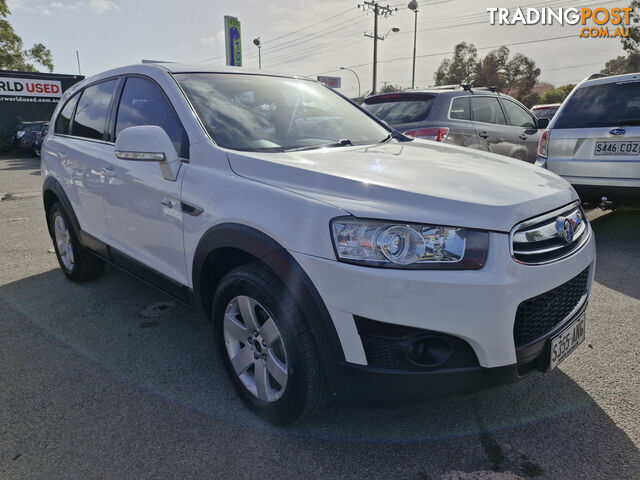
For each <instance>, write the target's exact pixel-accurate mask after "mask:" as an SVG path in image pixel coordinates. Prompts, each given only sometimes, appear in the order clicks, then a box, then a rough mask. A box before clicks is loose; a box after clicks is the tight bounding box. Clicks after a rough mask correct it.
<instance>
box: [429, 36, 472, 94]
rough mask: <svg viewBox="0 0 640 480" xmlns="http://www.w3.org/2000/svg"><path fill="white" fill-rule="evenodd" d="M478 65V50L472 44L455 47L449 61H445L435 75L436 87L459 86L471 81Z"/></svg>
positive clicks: (461, 44) (463, 43) (464, 43)
mask: <svg viewBox="0 0 640 480" xmlns="http://www.w3.org/2000/svg"><path fill="white" fill-rule="evenodd" d="M477 63H478V50H476V47H475V46H474V45H473V43H469V44H467V42H462V43H459V44H458V45H456V47H455V49H454V53H453V57H452V58H451V59H445V60H443V61H442V63H441V64H440V67H438V70H437V71H436V74H435V81H436V85H453V84H456V85H459V84H461V83H470V82H472V81H473V78H474V77H475V73H476V64H477Z"/></svg>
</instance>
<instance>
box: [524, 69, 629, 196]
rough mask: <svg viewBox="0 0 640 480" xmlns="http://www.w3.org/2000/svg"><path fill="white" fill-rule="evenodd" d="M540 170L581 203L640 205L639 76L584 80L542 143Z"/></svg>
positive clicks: (563, 107)
mask: <svg viewBox="0 0 640 480" xmlns="http://www.w3.org/2000/svg"><path fill="white" fill-rule="evenodd" d="M536 164H537V165H540V166H542V167H545V168H547V169H548V170H550V171H552V172H554V173H557V174H558V175H561V176H562V177H564V178H565V179H566V180H568V181H569V182H570V183H571V184H572V185H573V187H574V188H575V189H576V190H577V192H578V193H579V194H580V198H581V199H582V201H583V202H586V203H593V204H599V203H600V202H601V199H602V197H607V199H608V200H609V201H612V202H614V203H633V204H639V203H640V73H632V74H627V75H618V76H612V77H602V76H598V78H595V79H592V80H585V81H583V82H582V83H580V84H579V85H578V86H577V87H576V88H575V89H574V90H573V92H571V94H570V95H569V97H568V98H567V99H566V100H565V101H564V103H563V104H562V107H561V108H560V110H559V111H558V113H556V115H555V117H554V118H553V120H552V121H551V123H550V125H549V129H548V130H547V131H545V132H544V133H543V135H542V137H541V138H540V147H539V149H538V160H537V161H536Z"/></svg>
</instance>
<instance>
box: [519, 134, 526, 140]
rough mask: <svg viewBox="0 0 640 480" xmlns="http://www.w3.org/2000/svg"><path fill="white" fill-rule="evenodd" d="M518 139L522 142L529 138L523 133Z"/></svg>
mask: <svg viewBox="0 0 640 480" xmlns="http://www.w3.org/2000/svg"><path fill="white" fill-rule="evenodd" d="M518 138H519V139H520V140H526V139H527V138H529V137H528V136H527V135H525V134H524V133H521V134H520V135H518Z"/></svg>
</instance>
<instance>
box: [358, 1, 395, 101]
mask: <svg viewBox="0 0 640 480" xmlns="http://www.w3.org/2000/svg"><path fill="white" fill-rule="evenodd" d="M358 8H361V9H362V11H373V35H369V34H368V33H365V34H364V36H365V37H369V38H373V88H372V89H371V94H374V93H376V81H377V79H378V40H384V39H385V38H386V36H385V37H380V36H378V16H381V17H384V18H387V17H389V16H391V15H393V13H394V12H397V11H398V9H397V8H391V7H389V5H387V6H386V7H385V6H382V5H379V4H378V2H376V1H367V2H364V3H363V4H358ZM396 31H397V29H396Z"/></svg>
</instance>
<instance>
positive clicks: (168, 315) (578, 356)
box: [0, 157, 640, 480]
mask: <svg viewBox="0 0 640 480" xmlns="http://www.w3.org/2000/svg"><path fill="white" fill-rule="evenodd" d="M0 198H2V200H1V201H0V225H1V227H0V242H1V243H0V245H1V246H0V257H1V260H0V264H1V265H2V273H3V274H2V276H1V277H0V321H1V322H2V329H1V330H0V365H1V366H2V368H1V369H0V385H2V389H0V477H2V478H12V479H16V478H166V477H172V478H173V477H175V478H254V477H258V476H260V477H262V478H381V479H388V478H402V479H404V478H406V479H434V480H435V479H441V478H445V479H457V478H497V479H509V478H540V479H559V478H563V479H572V478H576V479H577V478H591V479H600V478H602V479H611V478H616V479H634V478H639V477H640V452H639V451H638V446H639V445H640V367H639V366H638V361H637V359H638V356H639V355H640V344H639V342H638V341H637V338H638V333H639V332H638V323H639V322H638V321H639V320H640V318H639V314H638V311H640V310H639V307H640V289H639V288H638V285H640V251H639V250H638V248H637V245H638V243H637V238H638V235H639V234H640V211H637V210H625V209H619V210H618V211H615V212H607V213H604V212H602V211H600V210H594V211H591V212H589V217H590V219H591V220H592V226H593V229H594V231H595V234H596V238H597V248H598V260H597V268H596V282H595V284H594V288H593V293H592V297H591V299H590V305H589V308H588V310H587V339H586V341H585V343H584V344H583V345H581V346H580V347H579V348H578V349H577V350H576V351H575V352H574V353H573V354H572V355H571V356H570V357H569V358H568V359H567V360H565V361H564V362H563V363H562V364H561V365H560V366H559V367H558V368H557V369H556V370H555V371H553V372H552V373H550V374H533V375H532V376H530V377H528V378H527V379H525V380H524V381H522V382H520V383H519V384H515V385H509V386H504V387H500V388H496V389H493V390H488V391H484V392H479V393H475V394H472V395H467V396H458V397H453V398H445V399H441V400H434V401H430V402H426V403H422V404H418V405H412V406H407V407H402V408H393V409H376V410H370V409H358V408H347V407H344V406H341V405H339V404H333V405H331V406H330V407H329V408H328V409H326V410H325V411H323V412H322V413H321V414H320V415H319V416H318V417H317V418H314V419H313V420H311V421H309V422H307V423H304V424H302V425H296V426H292V427H284V428H282V427H274V426H271V425H268V424H266V423H264V422H262V421H261V420H259V419H257V418H256V417H254V416H251V415H247V412H246V410H245V407H244V405H243V404H242V402H241V401H240V400H239V399H238V398H237V396H236V395H235V393H234V391H233V388H232V386H231V383H230V382H229V380H228V379H227V377H226V375H225V372H224V370H223V367H222V364H221V362H220V361H219V358H218V356H217V355H216V352H215V344H214V342H213V339H212V335H211V325H210V323H208V322H207V321H206V320H205V319H203V318H202V317H200V316H198V315H197V314H196V313H195V312H193V311H191V310H189V309H188V308H186V307H183V306H180V305H178V304H176V303H175V302H173V301H172V300H171V299H169V298H168V297H166V296H164V295H163V294H161V293H159V292H157V291H155V290H153V289H151V288H150V287H148V286H146V285H144V284H142V283H141V282H139V281H137V280H135V279H133V278H131V277H129V276H128V275H126V274H123V273H121V272H120V271H118V270H115V269H113V268H108V269H107V271H106V274H105V275H104V276H103V277H102V278H101V279H100V280H98V281H96V282H93V283H90V284H82V285H78V284H72V283H71V282H69V281H68V280H67V279H66V278H65V277H64V275H63V274H62V273H61V272H60V270H59V267H58V264H57V262H56V259H55V255H54V253H52V252H53V251H52V245H51V240H50V237H49V236H48V234H47V232H46V224H45V219H44V213H43V209H42V200H41V178H40V171H39V160H38V159H35V158H27V157H18V158H13V157H12V158H7V157H4V158H1V159H0ZM463 472H464V473H463ZM474 472H475V473H474Z"/></svg>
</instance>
